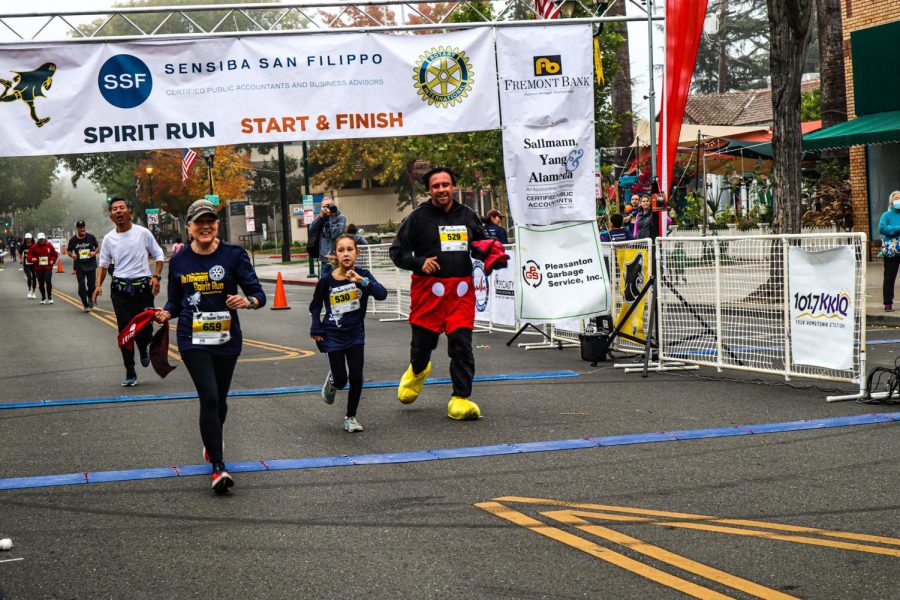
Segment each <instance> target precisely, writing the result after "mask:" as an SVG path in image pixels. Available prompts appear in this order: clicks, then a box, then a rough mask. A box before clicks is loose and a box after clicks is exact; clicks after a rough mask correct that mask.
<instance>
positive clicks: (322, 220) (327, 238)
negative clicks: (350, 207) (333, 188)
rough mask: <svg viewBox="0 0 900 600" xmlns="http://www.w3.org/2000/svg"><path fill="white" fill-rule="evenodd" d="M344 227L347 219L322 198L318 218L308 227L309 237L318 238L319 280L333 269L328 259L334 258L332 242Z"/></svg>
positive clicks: (330, 201)
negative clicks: (316, 236)
mask: <svg viewBox="0 0 900 600" xmlns="http://www.w3.org/2000/svg"><path fill="white" fill-rule="evenodd" d="M346 226H347V217H345V216H344V215H342V214H341V211H339V210H338V207H337V206H336V205H335V203H334V200H332V199H331V198H329V197H327V196H326V197H325V198H322V209H321V211H320V212H319V216H318V217H316V219H315V220H314V221H313V222H312V223H311V224H310V226H309V233H310V235H318V236H319V263H320V269H319V279H321V278H323V277H325V275H328V274H329V273H331V271H332V270H333V269H334V266H333V265H332V264H331V262H329V260H328V259H329V257H330V258H334V241H335V240H336V239H337V238H338V236H340V235H341V234H342V233H344V228H345V227H346Z"/></svg>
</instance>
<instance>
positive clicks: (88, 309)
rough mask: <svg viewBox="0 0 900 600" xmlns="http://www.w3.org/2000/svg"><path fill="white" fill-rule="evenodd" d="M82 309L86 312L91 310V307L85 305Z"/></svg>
mask: <svg viewBox="0 0 900 600" xmlns="http://www.w3.org/2000/svg"><path fill="white" fill-rule="evenodd" d="M82 310H84V312H91V307H90V306H85V307H84V308H83V309H82Z"/></svg>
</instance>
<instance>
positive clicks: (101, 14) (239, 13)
mask: <svg viewBox="0 0 900 600" xmlns="http://www.w3.org/2000/svg"><path fill="white" fill-rule="evenodd" d="M629 1H630V3H631V4H633V5H635V6H637V7H638V8H640V10H641V11H642V14H640V15H637V16H627V17H625V16H614V17H608V16H606V13H607V12H608V11H609V9H610V7H612V6H613V5H615V4H616V3H617V2H618V3H624V2H626V0H613V1H610V2H604V1H596V2H595V1H591V0H572V1H569V2H565V3H564V4H566V5H568V6H567V7H564V8H563V12H566V9H567V8H568V9H569V14H572V13H571V9H575V13H574V15H575V17H574V18H562V19H547V20H544V22H545V24H546V25H564V24H571V23H579V22H580V23H585V22H587V23H593V24H595V25H599V24H601V23H604V22H621V21H646V20H647V19H648V16H649V15H648V10H647V0H629ZM66 4H67V5H68V4H69V3H66ZM72 4H77V3H76V2H73V3H72ZM650 5H651V6H652V1H651V2H650ZM651 11H652V9H651ZM535 20H543V17H542V16H541V15H540V13H539V12H538V11H537V10H536V8H535V2H534V0H506V1H501V2H485V1H481V2H479V1H476V0H462V1H451V2H401V1H397V0H384V1H371V2H366V1H361V2H318V1H316V0H309V1H308V2H305V3H302V2H284V3H276V2H268V3H241V4H210V5H204V6H174V7H171V6H170V7H165V6H147V7H128V8H115V9H112V10H65V11H62V10H60V11H54V12H43V13H23V14H15V15H3V14H0V31H3V30H6V31H7V37H8V35H9V34H8V32H12V34H13V36H14V39H13V41H12V43H13V44H15V45H23V44H37V43H40V44H46V43H50V42H53V43H78V42H90V41H96V40H97V39H102V40H103V41H112V40H118V41H125V40H140V39H148V38H152V39H157V40H158V39H179V38H180V39H183V38H192V37H207V38H208V37H224V36H236V35H239V36H260V35H263V36H265V35H284V34H291V35H299V34H315V33H324V32H330V33H341V32H345V33H350V32H382V33H384V32H414V31H416V30H425V31H429V30H447V29H465V28H470V27H477V26H483V25H491V26H495V27H506V26H521V25H534V22H535ZM654 20H656V18H654ZM60 25H62V27H60ZM60 31H62V32H63V33H62V34H60V33H59V32H60Z"/></svg>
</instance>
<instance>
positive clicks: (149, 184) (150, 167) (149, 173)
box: [144, 163, 156, 235]
mask: <svg viewBox="0 0 900 600" xmlns="http://www.w3.org/2000/svg"><path fill="white" fill-rule="evenodd" d="M144 170H145V171H146V173H147V189H148V191H149V193H150V199H149V201H148V205H149V206H148V208H153V165H151V164H149V163H148V164H147V167H146V168H145V169H144ZM144 218H145V219H146V220H148V221H149V218H148V217H147V213H146V211H145V212H144ZM148 225H149V223H148ZM150 231H152V232H153V234H154V235H155V234H156V227H155V226H153V225H150Z"/></svg>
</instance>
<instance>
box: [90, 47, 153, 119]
mask: <svg viewBox="0 0 900 600" xmlns="http://www.w3.org/2000/svg"><path fill="white" fill-rule="evenodd" d="M97 83H98V84H99V85H100V93H101V94H102V95H103V97H104V98H105V99H106V101H107V102H109V103H110V104H112V105H113V106H117V107H119V108H134V107H135V106H140V105H141V104H143V102H144V101H145V100H146V99H147V98H149V97H150V91H151V90H152V89H153V77H152V76H151V75H150V69H149V68H148V67H147V65H146V64H145V63H144V61H142V60H141V59H139V58H138V57H136V56H132V55H130V54H117V55H116V56H113V57H112V58H110V59H109V60H107V61H106V62H105V63H103V66H102V67H100V75H99V76H98V78H97Z"/></svg>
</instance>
